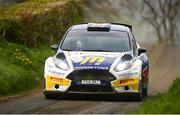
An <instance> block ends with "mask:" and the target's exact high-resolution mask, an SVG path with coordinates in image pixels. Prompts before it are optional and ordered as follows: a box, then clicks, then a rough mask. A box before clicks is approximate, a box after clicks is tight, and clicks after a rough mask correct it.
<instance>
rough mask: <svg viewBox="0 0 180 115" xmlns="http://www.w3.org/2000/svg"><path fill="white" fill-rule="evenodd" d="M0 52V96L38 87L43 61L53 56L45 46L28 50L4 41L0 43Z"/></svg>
mask: <svg viewBox="0 0 180 115" xmlns="http://www.w3.org/2000/svg"><path fill="white" fill-rule="evenodd" d="M0 52H1V53H0V96H6V95H14V94H18V93H21V92H24V91H28V90H31V89H34V88H35V87H37V86H40V84H42V77H43V68H44V60H45V59H46V58H47V57H49V56H50V55H52V54H53V51H51V49H50V48H49V47H47V46H39V47H38V48H34V49H30V48H27V47H26V46H23V45H17V44H14V43H9V42H6V41H0Z"/></svg>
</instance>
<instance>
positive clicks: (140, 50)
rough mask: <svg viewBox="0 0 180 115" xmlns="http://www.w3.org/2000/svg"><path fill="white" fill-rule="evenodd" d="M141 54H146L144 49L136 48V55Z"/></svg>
mask: <svg viewBox="0 0 180 115" xmlns="http://www.w3.org/2000/svg"><path fill="white" fill-rule="evenodd" d="M142 53H146V49H145V48H138V55H141V54H142Z"/></svg>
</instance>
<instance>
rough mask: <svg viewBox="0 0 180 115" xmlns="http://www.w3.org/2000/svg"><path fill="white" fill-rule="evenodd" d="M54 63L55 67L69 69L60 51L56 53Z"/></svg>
mask: <svg viewBox="0 0 180 115" xmlns="http://www.w3.org/2000/svg"><path fill="white" fill-rule="evenodd" d="M54 63H55V65H56V67H58V68H60V69H62V70H65V71H67V70H69V69H70V68H69V65H68V63H67V62H66V59H65V56H64V54H61V53H59V54H57V55H56V57H55V59H54Z"/></svg>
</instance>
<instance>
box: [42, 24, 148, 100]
mask: <svg viewBox="0 0 180 115" xmlns="http://www.w3.org/2000/svg"><path fill="white" fill-rule="evenodd" d="M51 48H52V49H54V50H56V55H54V56H53V57H49V58H48V59H47V60H46V62H45V71H44V90H43V92H44V95H45V97H46V99H52V98H56V97H58V96H61V95H63V94H71V93H80V94H117V95H125V94H129V95H131V96H135V97H136V99H137V100H142V99H143V97H144V96H147V93H148V81H149V76H148V75H149V66H148V57H147V55H146V49H144V48H141V47H140V46H139V45H138V43H137V42H136V40H135V38H134V36H133V34H132V26H130V25H127V24H119V23H84V24H78V25H74V26H72V27H70V28H69V29H68V31H67V32H66V34H65V35H64V37H63V39H62V41H61V43H60V45H52V46H51Z"/></svg>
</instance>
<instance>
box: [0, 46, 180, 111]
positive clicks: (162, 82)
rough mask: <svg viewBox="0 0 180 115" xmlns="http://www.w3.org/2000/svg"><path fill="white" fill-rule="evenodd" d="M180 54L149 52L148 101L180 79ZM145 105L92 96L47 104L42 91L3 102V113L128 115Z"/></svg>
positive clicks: (167, 50) (0, 104)
mask: <svg viewBox="0 0 180 115" xmlns="http://www.w3.org/2000/svg"><path fill="white" fill-rule="evenodd" d="M178 51H180V47H179V46H167V45H158V46H154V47H150V48H148V55H149V58H150V59H149V60H150V84H149V96H148V98H150V97H152V96H154V95H156V94H157V93H163V92H165V91H167V90H168V88H169V87H170V85H171V83H172V81H173V80H174V79H175V78H176V77H177V76H178V75H180V72H179V68H180V58H179V57H180V54H178ZM148 98H147V99H148ZM142 103H143V102H133V101H128V100H126V99H124V98H117V97H115V96H91V95H85V96H82V95H76V96H72V97H68V98H63V99H59V100H46V99H45V98H44V97H43V95H42V92H41V91H40V90H38V91H35V92H33V93H32V94H29V95H26V96H23V97H19V98H15V99H11V100H8V101H4V102H0V113H44V114H46V113H69V114H72V113H80V114H84V113H89V114H90V113H106V114H110V113H128V112H130V111H133V110H134V109H135V108H136V107H138V105H140V104H142Z"/></svg>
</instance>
